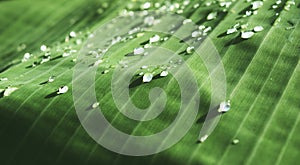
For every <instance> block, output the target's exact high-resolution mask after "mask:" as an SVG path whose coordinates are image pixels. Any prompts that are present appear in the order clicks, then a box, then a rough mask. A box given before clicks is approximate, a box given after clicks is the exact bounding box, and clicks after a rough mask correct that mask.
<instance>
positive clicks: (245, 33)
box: [241, 31, 254, 39]
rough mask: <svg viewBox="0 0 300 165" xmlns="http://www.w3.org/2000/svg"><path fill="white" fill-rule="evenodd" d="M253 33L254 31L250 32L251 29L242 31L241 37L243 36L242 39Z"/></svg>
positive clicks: (249, 36)
mask: <svg viewBox="0 0 300 165" xmlns="http://www.w3.org/2000/svg"><path fill="white" fill-rule="evenodd" d="M253 35H254V32H252V31H246V32H242V34H241V38H243V39H249V38H251V37H252V36H253Z"/></svg>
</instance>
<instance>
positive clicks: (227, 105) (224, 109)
mask: <svg viewBox="0 0 300 165" xmlns="http://www.w3.org/2000/svg"><path fill="white" fill-rule="evenodd" d="M229 110H230V100H228V101H223V102H221V104H220V105H219V109H218V112H227V111H229Z"/></svg>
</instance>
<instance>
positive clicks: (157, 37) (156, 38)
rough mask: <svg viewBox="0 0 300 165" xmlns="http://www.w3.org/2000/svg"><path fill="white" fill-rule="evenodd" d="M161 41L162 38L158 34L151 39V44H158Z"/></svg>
mask: <svg viewBox="0 0 300 165" xmlns="http://www.w3.org/2000/svg"><path fill="white" fill-rule="evenodd" d="M159 40H160V36H159V35H157V34H156V35H154V36H153V37H151V38H150V40H149V42H150V43H154V42H158V41H159Z"/></svg>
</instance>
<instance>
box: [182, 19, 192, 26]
mask: <svg viewBox="0 0 300 165" xmlns="http://www.w3.org/2000/svg"><path fill="white" fill-rule="evenodd" d="M191 22H192V20H191V19H185V20H183V22H182V24H183V25H185V24H187V23H191Z"/></svg>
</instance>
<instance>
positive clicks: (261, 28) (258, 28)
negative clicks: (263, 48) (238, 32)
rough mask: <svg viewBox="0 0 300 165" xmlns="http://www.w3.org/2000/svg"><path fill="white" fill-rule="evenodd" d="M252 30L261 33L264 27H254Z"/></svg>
mask: <svg viewBox="0 0 300 165" xmlns="http://www.w3.org/2000/svg"><path fill="white" fill-rule="evenodd" d="M253 30H254V31H255V32H261V31H263V30H264V27H262V26H255V27H254V28H253Z"/></svg>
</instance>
